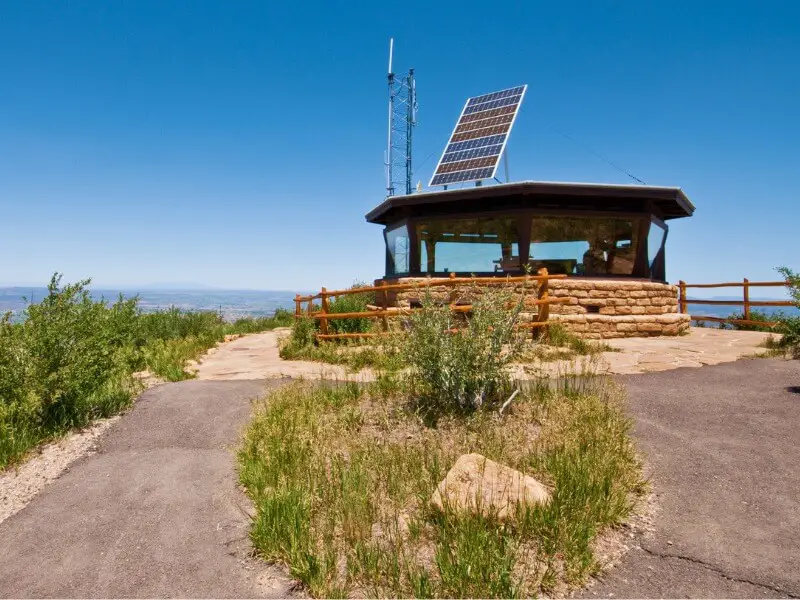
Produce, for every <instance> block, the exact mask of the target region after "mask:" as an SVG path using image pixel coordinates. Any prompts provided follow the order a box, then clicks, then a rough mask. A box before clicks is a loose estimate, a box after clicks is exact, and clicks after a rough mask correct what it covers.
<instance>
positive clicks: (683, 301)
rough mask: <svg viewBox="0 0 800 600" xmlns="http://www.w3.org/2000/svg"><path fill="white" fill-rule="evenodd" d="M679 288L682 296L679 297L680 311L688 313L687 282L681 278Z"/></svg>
mask: <svg viewBox="0 0 800 600" xmlns="http://www.w3.org/2000/svg"><path fill="white" fill-rule="evenodd" d="M678 288H679V289H680V296H679V297H678V298H679V299H678V302H679V305H680V312H681V314H686V282H685V281H683V280H680V281H679V282H678Z"/></svg>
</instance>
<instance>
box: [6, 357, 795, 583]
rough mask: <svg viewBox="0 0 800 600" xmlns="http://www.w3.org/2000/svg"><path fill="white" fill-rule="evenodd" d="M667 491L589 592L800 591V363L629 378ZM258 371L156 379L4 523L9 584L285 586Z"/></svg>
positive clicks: (659, 481)
mask: <svg viewBox="0 0 800 600" xmlns="http://www.w3.org/2000/svg"><path fill="white" fill-rule="evenodd" d="M624 381H625V383H626V384H627V386H628V391H629V397H630V405H631V410H632V413H633V415H634V417H635V420H636V436H637V438H638V441H639V444H640V447H641V449H642V450H643V451H644V452H645V453H646V455H647V461H648V470H649V472H650V474H651V475H652V481H653V487H654V491H655V493H656V494H657V497H658V505H659V509H660V510H659V512H658V513H657V515H656V518H655V528H656V530H655V533H654V534H653V535H652V536H650V537H644V538H642V539H640V540H639V544H640V547H639V548H634V549H632V550H631V551H630V552H629V553H628V555H627V556H626V557H625V558H623V560H622V561H621V564H620V565H619V566H618V567H617V568H615V569H613V570H611V571H610V572H609V573H607V574H606V575H605V577H604V578H603V579H602V580H601V581H599V582H597V583H596V585H594V586H593V587H592V588H590V589H588V590H584V591H583V592H582V595H583V596H584V597H589V598H591V597H595V596H597V597H609V596H613V597H615V598H620V597H637V598H643V597H775V596H798V597H800V389H798V387H797V386H800V362H798V361H794V362H786V361H781V360H772V359H770V360H765V359H755V360H743V361H738V362H735V363H728V364H724V365H718V366H713V367H703V368H684V369H678V370H674V371H665V372H661V373H652V374H647V375H633V376H629V377H625V378H624ZM278 384H279V382H272V383H271V384H267V383H266V382H263V381H261V382H259V381H186V382H182V383H177V384H168V385H163V386H159V387H157V388H153V389H151V390H149V391H148V392H146V393H145V394H144V395H143V396H142V397H141V398H140V400H139V401H138V402H137V403H136V406H135V408H134V410H133V411H131V413H130V414H128V415H126V416H125V417H124V418H123V419H121V420H120V421H119V422H118V423H117V424H116V425H115V426H114V427H113V428H111V429H110V430H109V431H108V432H107V434H106V435H105V436H104V437H103V438H102V439H101V442H100V450H99V452H98V453H97V454H94V455H92V456H89V457H86V458H84V459H82V460H80V461H78V462H77V463H76V464H74V465H73V466H72V467H71V469H70V470H69V472H67V473H66V474H65V475H63V476H62V477H60V478H59V479H58V480H56V481H55V482H53V483H52V484H50V485H49V486H48V487H47V488H45V490H44V491H43V492H42V493H41V494H39V496H38V497H37V498H35V499H34V501H33V502H32V503H31V504H30V505H29V506H28V507H27V508H25V509H24V510H22V511H21V512H19V513H17V514H16V515H14V516H13V517H11V518H9V519H8V520H7V521H5V522H4V523H2V524H0V553H2V558H0V596H13V597H31V596H33V597H43V596H59V597H76V596H80V597H162V596H166V597H176V596H182V597H222V598H224V597H259V596H267V597H269V596H272V597H280V596H286V595H288V594H289V593H290V589H291V588H290V582H288V581H287V580H286V579H285V577H284V576H283V575H282V574H281V573H280V572H279V571H278V570H277V569H271V568H269V567H266V566H264V565H263V564H261V563H259V562H258V561H255V560H252V559H250V558H248V549H249V544H248V540H247V530H248V518H247V516H246V511H247V510H248V505H247V503H246V501H245V499H244V497H243V495H242V494H241V493H240V492H239V491H238V489H237V488H236V476H235V473H234V456H233V453H232V451H231V449H232V446H233V445H234V444H235V443H236V440H237V435H238V432H239V430H240V428H241V426H242V425H243V424H244V423H245V422H246V421H247V418H248V415H249V413H250V399H252V398H254V397H257V396H259V395H261V394H262V393H263V392H264V389H265V387H266V386H267V385H278Z"/></svg>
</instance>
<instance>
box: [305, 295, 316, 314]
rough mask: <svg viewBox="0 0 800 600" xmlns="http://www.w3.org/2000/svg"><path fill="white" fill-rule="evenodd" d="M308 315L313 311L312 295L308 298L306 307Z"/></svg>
mask: <svg viewBox="0 0 800 600" xmlns="http://www.w3.org/2000/svg"><path fill="white" fill-rule="evenodd" d="M306 312H307V313H308V316H309V317H310V316H311V313H312V312H314V299H313V297H309V298H308V308H307V309H306Z"/></svg>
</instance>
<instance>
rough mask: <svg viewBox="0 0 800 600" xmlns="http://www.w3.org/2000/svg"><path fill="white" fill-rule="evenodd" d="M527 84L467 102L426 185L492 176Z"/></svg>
mask: <svg viewBox="0 0 800 600" xmlns="http://www.w3.org/2000/svg"><path fill="white" fill-rule="evenodd" d="M527 89H528V86H527V85H521V86H519V87H515V88H509V89H507V90H501V91H499V92H494V93H491V94H484V95H483V96H475V97H474V98H469V99H467V103H466V104H465V105H464V109H463V110H462V111H461V116H460V117H459V118H458V122H457V123H456V127H455V129H453V133H452V135H451V136H450V140H449V141H448V142H447V146H445V149H444V152H443V153H442V158H440V159H439V164H438V165H436V170H435V171H434V172H433V177H431V182H430V183H429V184H428V185H429V186H434V185H448V184H450V183H460V182H465V181H480V180H481V179H491V178H492V177H494V174H495V172H496V171H497V167H498V165H499V164H500V156H501V155H502V154H503V149H504V148H505V147H506V142H507V141H508V136H509V134H510V133H511V127H512V126H513V125H514V119H516V118H517V113H518V112H519V107H520V104H522V98H523V97H524V96H525V91H526V90H527Z"/></svg>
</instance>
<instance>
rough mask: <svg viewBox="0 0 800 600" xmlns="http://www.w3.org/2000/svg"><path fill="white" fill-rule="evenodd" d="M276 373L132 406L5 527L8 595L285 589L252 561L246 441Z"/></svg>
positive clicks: (3, 590) (3, 574)
mask: <svg viewBox="0 0 800 600" xmlns="http://www.w3.org/2000/svg"><path fill="white" fill-rule="evenodd" d="M278 383H279V382H277V381H274V382H271V383H269V384H268V383H267V382H264V381H204V382H199V381H185V382H181V383H174V384H167V385H161V386H158V387H155V388H152V389H150V390H148V391H147V392H145V393H144V394H143V395H142V396H141V398H140V399H139V400H138V401H137V402H136V405H135V407H134V409H133V410H132V411H131V412H130V414H127V415H125V416H124V417H123V418H122V419H121V420H120V421H118V422H117V423H116V424H115V425H114V426H113V427H112V428H111V429H110V430H109V431H108V432H107V433H106V434H105V435H104V436H103V437H102V438H101V440H100V443H99V451H98V453H97V454H93V455H91V456H88V457H85V458H83V459H80V460H79V461H78V462H76V463H75V464H73V465H72V466H71V467H70V469H69V471H68V472H67V473H66V474H64V475H63V476H61V477H60V478H59V479H57V480H56V481H54V482H53V483H51V484H50V485H49V486H47V487H46V488H45V489H44V490H43V492H42V493H41V494H39V495H38V496H37V497H36V498H35V499H34V500H33V502H31V503H30V504H29V505H28V506H27V507H26V508H25V509H23V510H22V511H20V512H19V513H17V514H16V515H14V516H12V517H11V518H9V519H8V520H6V521H5V522H3V523H2V524H0V554H1V555H2V558H0V596H3V597H112V598H114V597H152V598H155V597H217V598H229V597H239V598H242V597H248V598H251V597H285V596H287V595H289V594H290V582H289V581H288V580H287V579H286V577H285V576H284V575H283V574H282V573H281V572H280V571H279V570H278V569H276V568H271V567H267V566H266V565H264V564H263V563H261V562H259V561H257V560H255V559H252V558H250V557H249V549H250V544H249V540H248V538H247V532H248V528H249V518H248V516H247V511H248V510H249V506H248V503H247V500H246V498H245V496H244V495H243V494H242V493H241V492H240V491H239V490H238V489H237V486H236V482H237V480H236V474H235V471H234V466H235V465H234V460H235V456H234V453H233V447H234V446H235V444H236V442H237V439H238V435H239V432H240V430H241V427H242V426H243V425H244V423H246V422H247V420H248V417H249V415H250V410H251V404H250V401H251V399H253V398H255V397H258V396H261V395H263V394H264V392H265V388H266V387H267V386H268V385H271V386H274V385H277V384H278Z"/></svg>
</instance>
